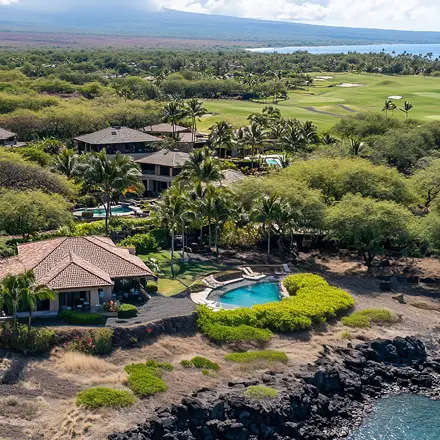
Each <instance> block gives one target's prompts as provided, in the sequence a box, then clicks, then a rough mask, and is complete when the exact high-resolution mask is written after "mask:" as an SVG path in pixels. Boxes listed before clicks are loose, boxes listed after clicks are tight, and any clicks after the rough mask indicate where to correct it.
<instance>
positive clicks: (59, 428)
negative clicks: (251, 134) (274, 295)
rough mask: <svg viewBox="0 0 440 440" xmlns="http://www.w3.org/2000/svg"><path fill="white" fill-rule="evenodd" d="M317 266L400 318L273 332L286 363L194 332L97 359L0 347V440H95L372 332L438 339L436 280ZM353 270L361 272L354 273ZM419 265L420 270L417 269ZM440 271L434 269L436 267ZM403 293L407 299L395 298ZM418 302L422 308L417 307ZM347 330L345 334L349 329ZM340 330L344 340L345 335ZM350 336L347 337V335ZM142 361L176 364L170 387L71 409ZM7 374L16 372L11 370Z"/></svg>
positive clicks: (363, 300)
mask: <svg viewBox="0 0 440 440" xmlns="http://www.w3.org/2000/svg"><path fill="white" fill-rule="evenodd" d="M312 263H313V267H314V270H315V271H321V272H322V273H323V275H324V276H325V277H326V279H327V280H328V281H329V283H330V284H332V285H335V286H338V287H340V288H343V289H345V290H347V291H348V292H350V293H351V294H352V295H353V297H354V299H355V301H356V309H358V310H362V309H366V308H387V309H390V310H392V311H393V312H394V313H396V314H397V315H398V316H399V317H400V321H399V322H398V323H396V324H393V325H390V326H374V327H372V328H371V329H367V330H356V329H349V328H347V327H344V326H343V325H342V324H341V323H340V322H337V321H336V322H334V323H330V324H328V325H326V326H322V327H320V328H315V329H313V330H312V331H310V332H303V333H299V334H293V335H282V336H275V337H274V338H273V340H272V341H271V342H270V343H269V345H268V347H267V348H271V349H277V350H282V351H284V352H286V353H287V355H288V357H289V362H288V364H287V365H283V364H276V365H274V364H272V365H267V364H266V365H264V364H261V363H260V364H257V365H251V366H249V365H247V366H240V365H236V364H231V363H228V362H226V361H225V360H224V359H223V357H224V355H225V354H227V353H230V352H231V351H232V349H233V348H234V347H230V346H229V347H228V346H218V345H216V344H213V343H211V342H209V341H207V340H206V339H205V338H204V337H202V336H201V335H196V336H193V337H187V338H183V337H177V336H176V337H170V336H167V337H162V338H160V339H159V340H157V341H155V342H152V343H151V345H143V346H139V347H134V348H130V349H124V350H122V349H118V350H116V351H115V352H113V353H112V354H111V355H110V356H107V357H103V358H86V359H84V358H83V357H82V356H81V355H77V354H72V353H67V354H66V353H65V352H63V351H60V350H58V351H54V352H53V353H51V354H50V355H48V356H47V357H46V358H25V357H23V356H18V355H16V354H11V353H10V352H9V353H8V352H0V369H3V370H6V371H7V374H6V377H7V378H8V381H9V382H15V383H12V384H1V385H0V439H32V440H57V439H59V440H67V439H79V440H92V439H93V440H95V439H96V440H97V439H100V440H101V439H105V438H106V436H107V435H108V434H109V433H111V432H113V431H122V430H125V429H128V428H131V427H134V426H135V425H136V424H137V423H140V422H143V421H145V420H146V419H147V418H149V417H150V416H151V415H152V414H153V411H154V409H155V408H157V407H161V406H164V405H168V404H170V403H173V402H178V401H179V400H180V399H181V397H182V396H184V395H188V394H191V393H192V392H194V391H196V390H198V389H200V388H202V387H212V386H227V383H228V381H230V380H237V379H246V378H254V377H257V376H258V375H260V374H261V373H262V372H263V371H265V370H266V369H268V368H270V369H271V370H274V369H276V370H283V369H286V370H289V371H290V372H295V371H299V370H300V369H302V368H305V367H306V366H307V364H309V363H312V362H314V360H315V359H316V358H317V356H318V355H319V352H320V351H322V350H323V345H327V346H345V345H346V344H347V342H351V343H354V344H356V343H359V342H361V341H363V340H366V339H370V338H377V337H382V338H383V337H386V338H392V337H394V336H397V335H401V336H406V335H415V336H418V337H421V338H422V339H423V340H424V341H425V342H426V343H427V344H428V347H429V348H431V349H437V348H438V341H439V337H440V287H437V286H436V285H434V284H429V285H428V284H418V285H408V284H396V285H393V292H380V289H379V281H378V280H377V279H374V278H373V277H371V276H368V275H366V274H365V271H364V270H363V269H361V268H358V267H357V264H356V263H354V264H353V263H349V262H346V261H343V260H340V261H335V260H332V261H326V259H325V258H323V259H321V258H320V257H314V260H313V262H310V261H309V264H312ZM423 264H424V265H425V266H426V267H425V268H424V269H423V270H424V271H425V272H423V273H424V274H426V271H428V270H429V273H430V275H425V276H434V274H435V273H436V267H438V269H440V264H439V263H438V262H436V261H435V260H434V261H432V262H429V261H424V262H423ZM357 268H358V269H359V271H358V270H357ZM420 270H422V269H420ZM437 273H440V272H437ZM398 293H403V294H404V298H405V302H406V303H405V304H401V303H399V302H398V301H396V300H395V299H393V296H395V295H396V294H398ZM420 307H422V308H420ZM347 332H348V333H347ZM344 333H345V335H344V337H345V338H344V337H343V334H344ZM347 337H350V338H351V339H350V341H348V340H347V339H346V338H347ZM196 355H201V356H204V357H207V358H209V359H211V360H213V361H215V362H218V363H219V364H220V366H221V370H220V372H219V373H218V375H216V376H212V377H210V376H203V375H202V374H201V372H200V371H198V370H188V369H183V368H182V367H181V366H180V365H179V362H180V361H181V360H182V359H190V358H191V357H193V356H196ZM148 359H155V360H159V361H167V362H171V363H172V364H173V365H174V366H175V369H174V371H172V372H168V373H166V375H165V378H164V379H165V381H166V382H167V384H168V391H166V392H165V393H162V394H160V395H157V396H155V397H153V398H149V399H145V400H140V401H138V403H136V404H135V406H134V407H131V408H128V409H124V410H100V411H86V410H83V409H78V408H77V407H76V406H75V394H76V393H77V392H78V391H80V390H82V389H85V388H88V387H90V386H97V385H103V386H111V387H115V388H120V389H126V387H125V385H124V384H125V381H126V376H125V375H124V373H123V367H124V366H125V365H127V364H129V363H131V362H142V361H146V360H148ZM12 371H13V373H14V374H10V373H11V372H12Z"/></svg>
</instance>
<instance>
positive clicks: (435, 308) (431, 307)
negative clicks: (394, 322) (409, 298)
mask: <svg viewBox="0 0 440 440" xmlns="http://www.w3.org/2000/svg"><path fill="white" fill-rule="evenodd" d="M410 305H411V306H413V307H415V308H417V309H421V310H433V311H435V312H440V305H438V304H433V303H427V302H422V301H414V302H412V303H410Z"/></svg>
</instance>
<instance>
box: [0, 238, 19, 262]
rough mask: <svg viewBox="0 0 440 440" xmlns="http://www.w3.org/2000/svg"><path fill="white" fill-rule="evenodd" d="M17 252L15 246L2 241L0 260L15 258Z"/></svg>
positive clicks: (0, 243)
mask: <svg viewBox="0 0 440 440" xmlns="http://www.w3.org/2000/svg"><path fill="white" fill-rule="evenodd" d="M16 252H17V248H16V246H15V245H13V244H9V243H5V242H3V241H0V258H9V257H13V256H14V255H15V254H16Z"/></svg>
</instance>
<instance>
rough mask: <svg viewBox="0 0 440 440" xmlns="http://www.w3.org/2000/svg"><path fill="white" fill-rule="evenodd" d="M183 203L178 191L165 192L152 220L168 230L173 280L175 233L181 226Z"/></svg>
mask: <svg viewBox="0 0 440 440" xmlns="http://www.w3.org/2000/svg"><path fill="white" fill-rule="evenodd" d="M184 206H185V201H184V199H183V197H182V196H181V194H179V192H178V191H166V192H165V193H164V194H163V196H162V198H161V199H160V200H159V202H158V203H157V205H156V211H155V212H154V214H153V220H154V221H155V222H156V223H157V224H159V225H160V226H161V227H163V228H166V229H168V231H169V232H170V235H171V259H170V264H171V275H172V277H173V278H174V277H175V272H174V248H175V237H176V232H177V231H178V230H179V229H180V228H181V226H182V212H183V211H184Z"/></svg>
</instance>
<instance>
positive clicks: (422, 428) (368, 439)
mask: <svg viewBox="0 0 440 440" xmlns="http://www.w3.org/2000/svg"><path fill="white" fill-rule="evenodd" d="M439 413H440V401H438V400H431V399H429V398H427V397H423V396H416V395H411V394H403V395H400V396H392V397H389V398H386V399H380V400H378V401H377V403H376V405H375V407H374V409H373V411H372V412H371V414H370V415H369V416H368V418H367V419H366V420H365V423H364V425H363V426H362V427H360V428H359V429H358V430H356V431H355V432H354V433H352V434H351V435H350V436H349V437H348V440H439V439H440V418H439Z"/></svg>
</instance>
